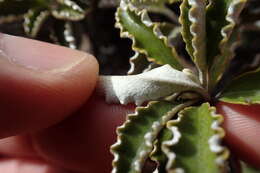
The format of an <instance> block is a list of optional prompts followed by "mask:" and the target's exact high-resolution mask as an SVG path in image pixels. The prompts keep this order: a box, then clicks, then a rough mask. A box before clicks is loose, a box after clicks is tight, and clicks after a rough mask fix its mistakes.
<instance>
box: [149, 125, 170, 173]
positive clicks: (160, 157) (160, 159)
mask: <svg viewBox="0 0 260 173" xmlns="http://www.w3.org/2000/svg"><path fill="white" fill-rule="evenodd" d="M172 137H173V136H172V132H171V131H170V130H169V129H168V128H166V127H164V128H163V129H162V130H161V132H160V133H159V135H158V136H157V139H156V141H155V143H154V150H153V151H152V153H151V155H150V158H151V160H153V161H155V162H156V163H157V168H156V170H155V171H154V172H157V173H166V169H165V167H166V164H167V161H168V158H167V156H166V155H165V154H164V152H163V151H162V147H161V146H162V143H163V142H164V141H169V140H171V139H172Z"/></svg>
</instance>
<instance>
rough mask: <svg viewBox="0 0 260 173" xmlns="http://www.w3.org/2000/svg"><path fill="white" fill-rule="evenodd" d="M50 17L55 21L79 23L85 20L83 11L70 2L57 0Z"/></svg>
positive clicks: (68, 0) (69, 0)
mask: <svg viewBox="0 0 260 173" xmlns="http://www.w3.org/2000/svg"><path fill="white" fill-rule="evenodd" d="M57 2H58V4H56V5H55V6H53V7H52V8H53V9H52V15H53V16H54V17H55V18H57V19H62V20H69V21H79V20H82V19H84V18H85V11H84V10H83V9H82V8H81V7H80V6H79V5H78V4H76V3H75V2H74V1H72V0H57Z"/></svg>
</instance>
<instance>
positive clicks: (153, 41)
mask: <svg viewBox="0 0 260 173" xmlns="http://www.w3.org/2000/svg"><path fill="white" fill-rule="evenodd" d="M116 20H117V24H116V26H117V27H118V28H120V29H121V36H122V37H128V38H131V39H132V40H133V46H132V47H133V50H135V51H137V52H139V53H143V54H145V55H147V57H148V59H149V61H155V62H156V63H157V64H170V65H171V66H172V67H174V68H176V69H182V66H181V65H180V63H179V59H180V57H179V56H178V55H177V53H176V51H175V50H174V49H173V48H171V47H169V46H168V45H167V44H168V41H167V38H166V37H165V36H163V35H162V33H161V32H160V30H159V28H158V25H156V24H154V23H152V22H151V20H150V19H149V17H148V15H147V12H146V11H145V10H142V11H141V12H138V11H136V10H135V9H131V8H130V7H129V5H127V4H124V3H123V1H122V3H121V7H119V8H118V10H117V13H116Z"/></svg>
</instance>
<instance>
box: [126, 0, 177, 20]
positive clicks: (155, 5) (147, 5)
mask: <svg viewBox="0 0 260 173" xmlns="http://www.w3.org/2000/svg"><path fill="white" fill-rule="evenodd" d="M125 1H127V3H130V4H131V5H133V6H134V7H135V8H137V9H138V10H142V9H145V10H147V11H148V12H153V13H159V14H162V15H164V16H166V17H168V18H169V19H171V20H172V21H173V22H175V23H177V22H178V17H177V15H176V14H175V13H174V12H173V11H172V10H171V9H169V8H168V7H167V6H166V4H172V3H174V2H177V1H176V0H155V1H151V0H145V1H143V0H125Z"/></svg>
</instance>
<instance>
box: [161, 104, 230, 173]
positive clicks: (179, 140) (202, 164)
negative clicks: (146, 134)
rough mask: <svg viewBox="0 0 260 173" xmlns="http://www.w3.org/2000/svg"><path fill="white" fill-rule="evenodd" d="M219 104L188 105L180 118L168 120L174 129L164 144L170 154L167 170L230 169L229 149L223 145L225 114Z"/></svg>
mask: <svg viewBox="0 0 260 173" xmlns="http://www.w3.org/2000/svg"><path fill="white" fill-rule="evenodd" d="M215 112H216V111H215V108H214V107H210V105H209V104H208V103H204V104H202V105H201V106H198V107H188V108H185V109H184V110H183V111H181V112H180V113H179V117H178V119H176V120H171V121H169V122H168V123H167V127H168V129H170V130H171V131H172V133H173V138H172V139H171V140H170V141H165V142H163V144H162V150H163V151H164V153H165V154H166V155H167V157H168V163H167V165H166V170H167V171H168V172H174V171H176V172H177V170H179V171H181V170H182V171H185V172H186V173H219V172H224V171H227V170H226V163H225V162H226V160H227V158H228V156H229V151H228V150H227V149H226V148H225V147H223V146H221V144H220V143H221V140H222V139H223V137H224V130H223V129H222V128H221V127H220V124H221V123H222V122H223V117H222V116H221V115H217V114H216V113H215Z"/></svg>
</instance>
